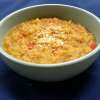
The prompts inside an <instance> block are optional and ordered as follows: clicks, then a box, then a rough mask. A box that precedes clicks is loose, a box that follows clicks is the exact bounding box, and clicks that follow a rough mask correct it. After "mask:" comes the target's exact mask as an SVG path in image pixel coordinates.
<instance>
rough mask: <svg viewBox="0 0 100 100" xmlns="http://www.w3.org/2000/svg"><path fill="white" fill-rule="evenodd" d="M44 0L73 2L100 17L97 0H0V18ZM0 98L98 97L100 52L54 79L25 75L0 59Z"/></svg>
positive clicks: (78, 99)
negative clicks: (70, 74) (87, 64)
mask: <svg viewBox="0 0 100 100" xmlns="http://www.w3.org/2000/svg"><path fill="white" fill-rule="evenodd" d="M43 3H45V4H46V3H61V4H69V5H74V6H78V7H81V8H84V9H86V10H89V11H91V12H92V13H94V14H96V15H97V16H98V17H100V0H0V20H1V19H2V18H3V17H5V16H6V15H8V14H9V13H11V12H13V11H15V10H18V9H20V8H23V7H26V6H30V5H36V4H43ZM0 100H100V56H99V57H98V58H97V60H96V61H95V63H94V64H93V65H92V66H91V68H89V69H88V70H87V71H85V72H84V73H82V74H81V75H79V76H77V77H75V78H73V79H70V80H66V81H62V82H56V83H43V82H37V81H32V80H29V79H26V78H24V77H21V76H19V75H18V74H16V73H15V72H13V71H12V70H11V69H10V68H9V67H8V66H7V65H6V64H5V63H4V62H3V61H0Z"/></svg>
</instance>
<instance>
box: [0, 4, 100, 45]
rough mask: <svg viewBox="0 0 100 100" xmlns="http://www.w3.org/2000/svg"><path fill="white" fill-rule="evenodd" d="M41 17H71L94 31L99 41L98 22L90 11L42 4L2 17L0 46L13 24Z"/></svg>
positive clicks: (99, 30) (68, 18)
mask: <svg viewBox="0 0 100 100" xmlns="http://www.w3.org/2000/svg"><path fill="white" fill-rule="evenodd" d="M41 17H59V18H62V19H67V20H70V19H71V20H73V21H74V22H77V23H80V24H82V25H84V26H85V27H86V28H87V29H88V30H89V31H90V32H92V33H94V34H95V36H96V40H97V44H99V43H100V28H99V26H100V23H99V21H98V20H97V19H96V17H94V16H93V15H92V14H91V13H89V12H86V11H84V10H82V9H79V8H76V7H72V6H64V5H42V6H33V7H28V8H24V9H22V10H18V11H17V12H14V13H13V14H10V15H9V16H7V17H6V18H4V19H3V20H2V21H1V25H0V37H2V38H0V46H1V47H2V42H3V39H4V37H5V35H6V33H7V32H8V31H9V29H11V28H12V27H13V26H15V25H17V24H19V23H21V22H23V21H26V20H29V19H32V18H41Z"/></svg>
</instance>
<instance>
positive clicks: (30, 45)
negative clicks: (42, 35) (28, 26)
mask: <svg viewBox="0 0 100 100" xmlns="http://www.w3.org/2000/svg"><path fill="white" fill-rule="evenodd" d="M27 46H28V49H29V50H32V49H33V48H34V47H35V43H29V44H28V45H27Z"/></svg>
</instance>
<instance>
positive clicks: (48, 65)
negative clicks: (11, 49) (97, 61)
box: [0, 4, 100, 68]
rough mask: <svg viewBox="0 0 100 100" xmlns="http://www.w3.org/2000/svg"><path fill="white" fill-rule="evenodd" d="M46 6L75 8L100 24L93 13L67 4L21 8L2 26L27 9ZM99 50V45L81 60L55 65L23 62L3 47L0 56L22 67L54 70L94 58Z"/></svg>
mask: <svg viewBox="0 0 100 100" xmlns="http://www.w3.org/2000/svg"><path fill="white" fill-rule="evenodd" d="M44 6H63V7H69V8H73V9H76V10H80V11H82V12H83V13H86V14H88V15H90V16H92V17H94V18H95V20H97V21H98V22H99V23H100V19H99V17H97V16H96V15H94V14H93V13H91V12H89V11H87V10H85V9H83V8H79V7H76V6H72V5H65V4H39V5H33V6H28V7H24V8H21V9H19V10H16V11H14V12H12V13H11V14H9V15H7V16H6V17H4V18H3V19H2V20H1V21H0V26H1V25H2V23H3V22H5V21H6V20H7V19H8V18H9V17H11V16H12V15H14V14H17V13H20V12H22V11H24V10H27V9H30V8H36V7H44ZM99 50H100V44H98V46H97V47H96V48H95V49H94V50H93V51H91V52H90V53H88V54H87V55H84V56H82V57H80V58H77V59H74V60H70V61H67V62H62V63H55V64H37V63H32V62H27V61H23V60H20V59H17V58H15V57H13V56H11V55H9V54H8V53H7V52H6V51H4V50H3V48H2V47H0V54H1V55H3V56H5V57H6V58H7V59H9V60H11V61H13V62H15V63H18V64H21V65H25V66H31V67H41V68H52V67H61V66H68V65H72V64H75V63H80V62H81V61H83V60H86V59H88V58H90V57H91V56H93V55H94V54H95V53H97V52H99Z"/></svg>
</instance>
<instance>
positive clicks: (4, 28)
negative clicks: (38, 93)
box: [0, 4, 100, 81]
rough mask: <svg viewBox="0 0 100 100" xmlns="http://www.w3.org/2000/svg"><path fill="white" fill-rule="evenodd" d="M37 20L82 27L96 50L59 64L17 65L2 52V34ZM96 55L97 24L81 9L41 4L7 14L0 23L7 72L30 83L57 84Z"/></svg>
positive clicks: (99, 47)
mask: <svg viewBox="0 0 100 100" xmlns="http://www.w3.org/2000/svg"><path fill="white" fill-rule="evenodd" d="M37 17H39V18H40V17H58V18H63V19H67V20H69V19H71V20H73V21H74V22H78V23H80V24H82V25H84V26H85V27H86V28H87V29H88V30H89V31H90V32H92V33H94V34H95V36H96V41H97V47H96V48H95V49H94V50H93V51H92V52H90V53H89V54H87V55H86V56H83V57H81V58H78V59H75V60H72V61H68V62H64V63H59V64H35V63H29V62H25V61H21V60H19V59H16V58H14V57H12V56H11V55H9V54H8V53H7V52H5V51H4V50H3V47H2V44H3V39H4V37H5V36H6V33H7V32H8V31H9V29H11V28H12V27H13V26H15V25H17V24H19V23H21V22H23V21H26V20H29V19H31V18H37ZM99 52H100V20H99V18H98V17H96V16H95V15H94V14H92V13H90V12H89V11H86V10H84V9H81V8H78V7H74V6H70V5H62V4H42V5H36V6H30V7H26V8H23V9H20V10H18V11H15V12H13V13H11V14H10V15H8V16H6V17H5V18H3V19H2V20H1V22H0V57H1V59H2V60H3V61H4V62H5V63H7V64H8V65H9V67H10V68H11V69H13V70H14V71H15V72H17V73H19V74H20V75H22V76H25V77H27V78H29V79H32V80H38V81H60V80H65V79H68V78H71V77H74V76H76V75H78V74H80V73H81V72H83V71H84V70H86V69H87V68H89V67H90V65H91V64H92V63H93V62H94V61H95V59H96V58H97V56H98V54H99Z"/></svg>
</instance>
